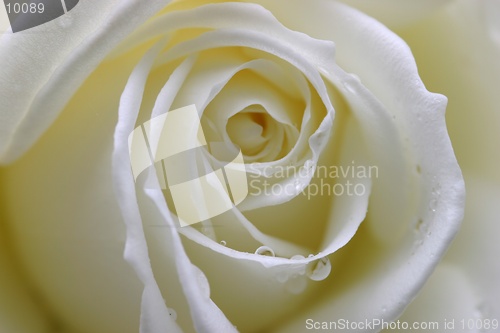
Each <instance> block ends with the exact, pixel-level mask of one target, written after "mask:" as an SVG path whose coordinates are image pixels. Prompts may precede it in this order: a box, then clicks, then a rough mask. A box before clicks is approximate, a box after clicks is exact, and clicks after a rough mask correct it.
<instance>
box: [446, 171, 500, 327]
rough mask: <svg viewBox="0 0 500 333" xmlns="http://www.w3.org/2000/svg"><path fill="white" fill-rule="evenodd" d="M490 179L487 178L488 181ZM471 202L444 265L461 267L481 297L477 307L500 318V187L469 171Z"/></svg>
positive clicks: (467, 201)
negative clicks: (499, 284) (499, 238)
mask: <svg viewBox="0 0 500 333" xmlns="http://www.w3.org/2000/svg"><path fill="white" fill-rule="evenodd" d="M486 179H487V178H486ZM465 181H466V186H467V200H466V207H465V217H464V223H463V225H462V228H461V230H460V232H459V233H458V235H457V237H456V238H455V240H454V241H453V243H452V245H451V247H450V250H449V251H448V252H447V254H446V256H445V259H444V262H446V263H450V264H452V265H454V266H456V267H459V268H460V269H461V270H462V271H463V274H464V275H465V276H466V277H467V280H469V281H470V282H471V284H472V285H473V289H474V291H475V293H476V296H477V297H478V299H477V302H476V303H475V304H473V305H474V306H475V307H476V310H477V311H479V312H481V313H480V315H481V316H482V317H483V318H484V319H486V318H489V319H495V318H497V319H498V318H499V315H500V289H499V288H498V281H500V266H499V265H498V254H499V253H500V245H499V243H498V235H499V232H500V225H499V223H498V221H499V216H500V208H499V205H498V203H499V202H500V185H499V184H494V183H492V182H491V181H490V179H487V180H485V178H484V175H480V176H478V175H476V174H474V173H468V172H465Z"/></svg>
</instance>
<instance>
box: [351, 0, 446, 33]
mask: <svg viewBox="0 0 500 333" xmlns="http://www.w3.org/2000/svg"><path fill="white" fill-rule="evenodd" d="M341 1H342V2H344V3H346V4H348V5H350V6H352V7H354V8H357V9H359V10H361V11H363V12H364V13H366V14H368V15H370V16H372V17H374V18H376V19H377V20H379V21H380V22H382V23H383V24H385V25H387V26H388V27H389V28H390V29H395V28H402V27H405V26H408V25H410V24H412V23H414V22H416V21H419V20H421V19H422V18H425V17H426V16H428V15H432V13H434V12H435V11H438V10H439V9H440V8H441V7H443V6H444V5H446V4H447V3H449V2H451V1H452V0H409V1H400V0H341Z"/></svg>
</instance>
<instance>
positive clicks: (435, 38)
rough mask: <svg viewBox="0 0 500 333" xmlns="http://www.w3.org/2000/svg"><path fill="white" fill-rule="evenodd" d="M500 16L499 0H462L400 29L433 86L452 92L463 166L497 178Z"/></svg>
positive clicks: (449, 115) (452, 127)
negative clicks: (499, 38) (499, 36)
mask: <svg viewBox="0 0 500 333" xmlns="http://www.w3.org/2000/svg"><path fill="white" fill-rule="evenodd" d="M495 4H497V5H496V7H495ZM499 22H500V5H498V1H493V2H490V1H462V0H460V1H454V2H453V3H452V4H450V5H449V6H446V7H445V8H444V9H443V10H441V11H440V12H439V13H437V14H436V15H433V16H431V17H429V18H427V19H426V20H423V21H421V22H418V24H414V25H412V26H411V27H408V28H407V29H403V30H401V31H398V33H400V34H401V35H402V36H403V38H404V39H405V40H406V41H407V42H408V44H409V45H410V47H411V48H412V51H413V53H414V54H415V58H416V60H417V64H418V68H419V72H420V74H421V76H422V78H423V80H424V82H425V83H426V85H427V86H428V87H429V89H432V90H434V91H439V92H440V93H443V94H445V95H446V96H447V97H448V98H449V105H448V108H447V112H446V119H447V123H448V128H449V132H450V137H451V140H452V142H453V146H454V148H455V153H456V155H457V159H458V161H459V163H460V166H461V167H462V169H463V170H468V171H470V172H473V173H476V174H482V175H484V177H486V178H488V179H490V180H491V181H494V182H496V183H497V184H500V173H499V172H498V170H499V167H500V154H499V153H498V151H499V145H498V143H499V142H500V130H499V128H500V110H499V107H498V106H499V105H500V94H498V89H497V87H499V86H500V61H498V59H500V42H499V41H498V37H495V36H498V35H499V33H498V32H499V31H500V27H499Z"/></svg>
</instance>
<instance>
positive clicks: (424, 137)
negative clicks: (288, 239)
mask: <svg viewBox="0 0 500 333" xmlns="http://www.w3.org/2000/svg"><path fill="white" fill-rule="evenodd" d="M259 3H264V4H265V6H266V7H267V8H270V9H271V10H272V12H273V13H275V14H276V15H277V16H278V18H279V19H280V21H281V22H283V23H284V24H285V25H286V26H287V27H290V28H293V29H297V30H300V31H304V32H306V33H308V34H311V35H312V36H313V37H316V38H322V39H329V40H333V41H335V43H336V50H337V61H338V64H339V66H341V67H342V69H344V70H346V71H349V72H352V73H355V74H356V75H358V76H359V77H360V78H361V82H359V81H358V80H357V79H356V78H352V77H351V78H348V77H346V76H345V75H344V74H342V72H341V71H338V72H337V73H336V74H337V75H338V76H337V77H338V78H340V79H343V80H344V82H345V83H347V86H348V87H351V88H353V89H352V91H351V92H348V90H349V89H348V88H346V90H344V92H346V96H347V99H348V102H349V103H350V104H351V106H352V108H353V113H354V115H357V113H356V112H360V111H363V112H364V113H360V115H361V114H364V116H360V117H358V120H359V121H360V123H361V124H363V123H364V122H365V126H364V127H363V129H364V130H366V129H367V128H368V127H369V125H368V123H366V121H367V120H368V119H370V118H366V116H370V112H371V113H374V114H372V115H371V118H372V119H373V116H375V115H377V116H378V119H376V121H375V122H374V123H373V124H374V125H375V128H377V127H379V126H380V127H379V131H381V132H380V134H379V137H377V136H376V133H373V132H372V134H373V135H370V132H367V134H368V135H369V136H368V138H370V143H373V145H372V148H373V147H377V145H378V147H379V148H380V147H382V146H383V144H381V143H383V142H384V141H383V140H384V137H382V136H385V135H386V131H385V130H386V129H388V130H390V131H391V132H392V134H391V135H392V136H393V138H395V139H397V142H399V144H396V143H392V144H391V143H387V144H388V147H391V146H392V147H395V148H396V149H395V150H393V151H391V152H387V151H385V152H384V151H383V150H382V149H377V150H375V153H374V154H373V155H372V156H373V158H374V161H375V163H376V164H377V165H378V164H380V165H381V167H380V173H381V174H382V173H383V172H387V171H389V170H392V169H391V168H390V166H387V164H386V161H384V160H383V159H382V160H380V159H378V157H380V156H377V154H381V153H383V154H384V155H385V156H388V157H389V158H390V160H391V162H392V161H396V162H398V161H399V162H398V165H399V166H401V167H402V168H399V167H398V170H400V171H398V173H396V174H395V176H398V175H399V177H398V178H396V179H402V180H404V181H405V182H404V183H400V184H399V185H400V186H399V187H398V186H395V185H397V180H395V179H393V180H392V181H391V180H390V179H389V178H387V175H386V176H385V177H384V178H382V177H379V179H377V180H376V181H374V184H373V188H372V191H373V196H375V197H377V196H379V195H386V196H388V197H391V198H396V197H397V196H398V195H402V196H403V197H404V198H405V201H404V204H405V205H404V206H398V205H394V206H392V207H391V204H393V203H395V202H398V200H395V201H394V202H391V200H389V199H388V197H386V200H385V203H386V204H388V205H389V206H386V209H387V211H386V212H383V211H378V212H377V213H376V214H373V213H372V212H371V211H372V210H373V209H377V205H375V204H373V206H370V207H369V215H368V220H367V221H366V222H365V223H366V225H365V227H367V228H369V232H368V231H367V230H366V229H364V232H362V233H361V235H365V236H359V237H358V234H360V231H358V233H357V235H356V237H354V239H353V240H352V241H351V242H350V243H349V244H348V245H347V246H346V247H347V248H348V249H346V250H345V251H340V253H339V262H344V264H346V262H345V261H344V260H342V258H343V257H345V256H347V254H346V253H349V252H350V251H354V246H355V244H358V246H360V249H359V250H358V251H360V252H357V253H359V255H360V257H358V256H352V257H351V258H350V260H349V261H348V262H357V260H360V261H359V262H358V265H363V264H362V263H363V262H367V263H368V262H369V263H371V264H374V265H375V266H373V267H372V266H369V267H364V268H356V269H353V271H352V272H351V273H350V274H353V276H354V275H355V276H358V279H357V283H356V284H355V285H352V286H350V288H348V287H347V286H345V285H344V286H343V288H344V289H342V285H343V284H344V283H347V281H343V283H340V282H338V285H336V286H335V287H334V288H333V289H332V293H335V294H336V297H332V300H331V301H326V303H328V304H329V305H328V307H329V310H328V311H330V313H335V317H337V318H348V317H350V318H353V319H354V318H358V319H362V318H371V317H381V318H382V317H383V318H394V317H395V316H397V315H398V314H399V313H400V312H401V311H402V309H403V307H404V305H405V304H406V303H407V302H409V300H411V299H412V298H413V296H414V295H415V294H416V292H417V291H418V290H419V288H420V287H421V285H422V284H423V282H424V281H425V279H426V278H427V277H428V276H429V275H430V273H431V271H432V269H433V267H434V266H435V265H436V263H437V258H439V257H440V255H441V254H442V253H443V252H444V250H445V249H446V247H447V245H448V243H449V241H450V240H451V239H452V237H453V236H454V234H455V233H456V231H457V230H458V227H459V223H460V221H461V217H462V212H463V211H462V207H463V200H464V188H463V182H462V180H461V174H460V170H459V168H458V165H457V163H456V160H455V158H454V156H453V150H452V149H451V145H450V142H449V138H448V136H447V133H446V127H445V123H444V107H445V102H446V100H445V99H444V98H443V97H442V96H439V95H435V94H431V93H429V92H428V91H427V90H426V89H425V87H424V86H423V84H422V82H421V80H420V79H419V77H418V73H417V70H416V66H415V63H414V60H413V57H412V56H411V53H410V52H409V49H408V47H407V46H406V44H405V43H404V42H403V41H402V40H401V39H399V38H398V37H397V36H396V35H394V34H393V33H392V32H390V31H389V30H387V29H386V28H385V27H384V26H382V25H381V24H380V23H378V22H376V21H375V20H373V19H371V18H369V17H367V16H365V15H363V14H361V13H359V12H357V11H355V10H352V9H349V8H348V7H346V6H344V5H340V4H338V3H335V2H332V1H317V2H314V3H310V2H306V1H300V0H297V1H287V2H286V3H287V8H288V10H287V11H281V10H280V9H279V8H280V7H281V6H283V5H284V3H283V2H281V1H259ZM311 22H314V24H312V23H311ZM333 80H335V78H332V81H333ZM334 82H335V81H334ZM339 83H340V85H341V84H342V83H341V82H337V83H336V84H337V85H339ZM364 87H366V88H368V90H364ZM351 94H352V95H353V97H352V98H350V97H349V96H350V95H351ZM354 96H356V97H354ZM363 104H364V106H363ZM393 117H395V119H394V118H393ZM391 119H392V120H391ZM382 129H384V130H382ZM395 144H396V145H395ZM398 146H399V147H398ZM386 149H387V146H386ZM384 155H381V156H384ZM417 164H418V166H417ZM419 170H421V171H420V174H419ZM384 183H385V185H387V186H389V187H386V190H387V189H388V190H389V191H388V192H386V193H378V194H376V191H377V186H380V185H384ZM405 185H408V186H407V187H406V188H405ZM410 189H411V190H410ZM444 193H446V194H444ZM412 196H413V197H412ZM371 203H372V202H371ZM403 207H405V208H403ZM394 214H396V215H394ZM419 218H420V219H422V224H420V223H418V219H419ZM387 222H389V223H387ZM395 228H396V229H395ZM395 230H396V231H398V233H399V234H400V236H399V237H401V238H400V240H399V241H397V240H395V239H390V237H393V235H394V231H395ZM366 234H367V235H366ZM370 234H372V235H374V236H376V238H375V239H379V240H382V242H381V243H382V244H391V242H392V245H391V246H388V247H387V249H385V250H384V249H383V248H380V249H378V251H380V253H378V254H377V250H376V244H377V243H378V242H374V239H372V237H373V236H368V235H370ZM361 237H367V239H368V240H366V241H365V242H366V243H369V242H374V246H375V248H374V249H373V253H371V254H370V255H368V253H366V254H365V259H364V260H363V259H361V258H362V256H361V254H360V253H362V252H366V251H370V249H368V247H369V246H368V245H365V246H361V245H359V241H356V239H357V238H361ZM396 239H397V237H396ZM363 249H364V250H363ZM386 251H389V252H386ZM391 252H393V254H389V253H391ZM382 253H383V254H382ZM346 260H347V259H346ZM375 263H377V264H375ZM351 265H352V264H351ZM339 267H341V266H339ZM360 270H361V271H363V270H368V271H369V273H368V272H364V275H362V274H361V273H360ZM334 271H335V265H334ZM355 272H356V273H355ZM339 273H340V272H339ZM348 275H349V273H348V272H345V271H344V272H342V274H341V276H340V277H339V279H341V280H342V279H343V278H345V277H346V276H348ZM360 276H366V277H360ZM332 283H335V282H332ZM335 290H336V291H335ZM367 293H369V294H370V295H371V296H370V297H371V300H372V302H370V303H366V302H364V301H363V299H364V297H365V296H366V294H367ZM374 304H379V306H378V307H375V306H374ZM382 305H383V306H382ZM322 306H325V304H323V305H319V306H318V307H317V309H319V311H322V310H321V309H320V308H321V307H322ZM382 309H385V311H382Z"/></svg>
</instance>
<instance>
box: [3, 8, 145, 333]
mask: <svg viewBox="0 0 500 333" xmlns="http://www.w3.org/2000/svg"><path fill="white" fill-rule="evenodd" d="M75 9H76V8H75ZM141 57H142V51H139V52H137V53H134V54H129V55H128V56H127V57H122V58H119V59H115V61H114V62H113V63H106V64H103V65H102V66H100V67H99V68H98V69H97V70H96V71H95V72H94V73H93V74H92V75H91V76H90V77H89V78H88V79H87V80H86V81H85V83H84V84H83V85H82V87H81V88H80V89H79V90H78V92H77V93H76V94H75V95H74V96H73V98H72V100H71V101H70V103H69V104H68V105H67V107H66V108H65V109H64V111H63V113H62V114H61V116H60V118H59V119H58V120H57V121H56V123H55V124H54V126H52V127H51V128H50V129H49V130H48V132H47V133H46V135H44V136H43V138H42V139H40V140H39V141H38V142H37V144H36V145H35V146H34V147H33V149H32V150H30V152H28V153H27V154H26V155H25V156H24V157H23V158H21V159H20V160H18V161H17V162H16V163H14V164H12V165H10V166H8V167H5V168H2V169H1V170H0V172H1V177H2V182H1V188H2V192H3V191H5V192H4V193H8V196H3V197H2V217H4V218H5V223H6V224H7V227H8V230H9V234H8V237H9V240H10V241H11V242H12V246H13V251H14V253H15V255H16V258H18V259H17V260H18V261H17V263H18V265H20V267H22V268H23V270H24V271H25V272H26V277H27V279H28V280H29V281H31V283H32V285H33V288H35V289H36V291H37V294H38V295H39V297H40V299H41V301H42V302H43V303H44V304H46V306H47V308H48V309H49V310H50V312H51V313H55V314H57V319H58V324H59V325H61V326H62V328H63V329H66V330H67V331H72V329H73V328H78V329H79V331H83V332H95V333H109V332H115V331H117V332H130V333H137V331H138V327H139V317H140V300H141V293H142V290H143V286H142V284H141V282H140V281H139V280H138V278H137V276H136V274H135V273H134V271H133V270H132V268H131V266H130V265H129V264H128V263H127V262H126V261H125V260H124V259H123V248H124V244H125V225H124V223H123V220H122V217H121V213H120V210H119V207H118V206H117V204H116V200H115V193H114V191H113V184H112V181H111V180H112V174H111V170H112V168H111V158H110V156H111V154H112V150H113V129H114V127H115V126H116V121H117V112H116V110H118V101H119V99H120V95H121V93H122V92H123V87H124V86H125V84H126V82H127V79H128V77H129V75H130V72H131V71H132V69H133V68H134V66H135V65H136V64H137V62H138V61H139V59H140V58H141ZM110 110H111V111H112V112H110ZM128 165H130V164H128ZM4 199H5V200H4ZM27 207H29V209H27ZM110 267H112V269H110Z"/></svg>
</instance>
